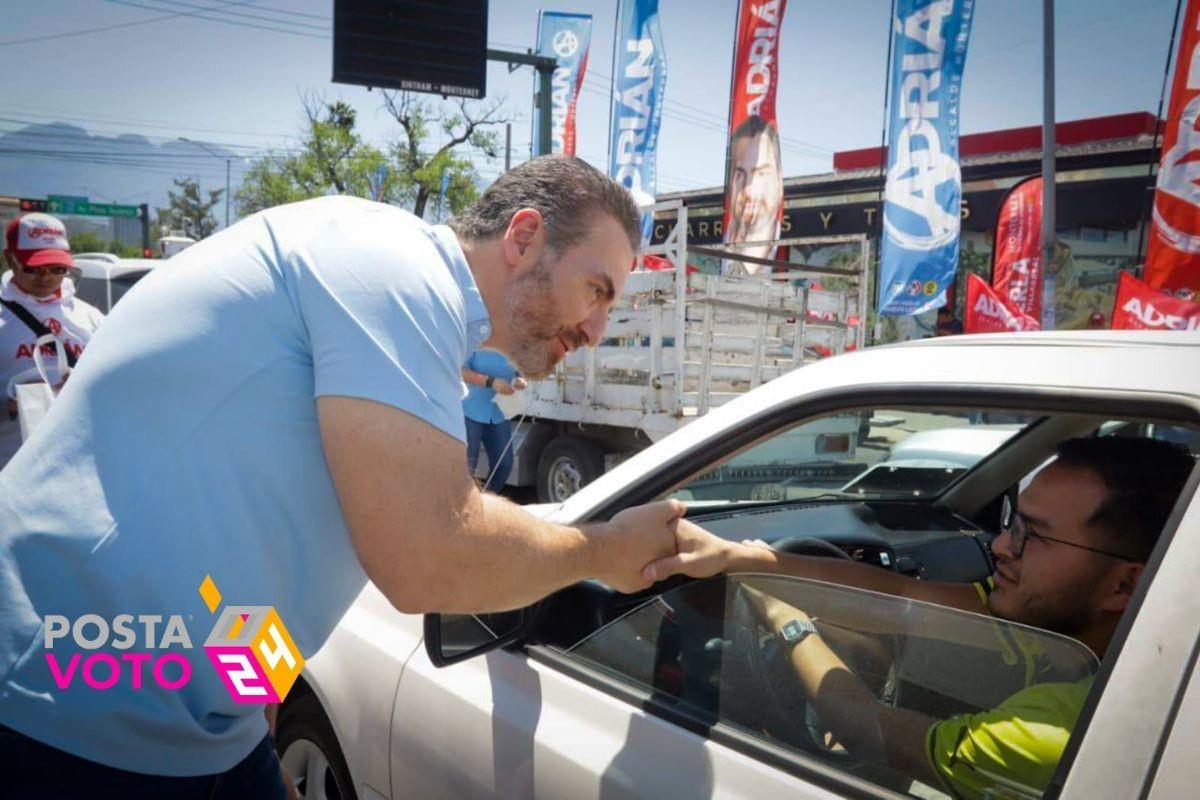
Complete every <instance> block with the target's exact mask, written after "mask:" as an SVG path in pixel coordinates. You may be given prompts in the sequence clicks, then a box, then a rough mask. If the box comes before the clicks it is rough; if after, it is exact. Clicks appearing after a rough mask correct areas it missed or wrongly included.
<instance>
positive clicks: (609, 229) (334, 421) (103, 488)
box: [0, 157, 688, 798]
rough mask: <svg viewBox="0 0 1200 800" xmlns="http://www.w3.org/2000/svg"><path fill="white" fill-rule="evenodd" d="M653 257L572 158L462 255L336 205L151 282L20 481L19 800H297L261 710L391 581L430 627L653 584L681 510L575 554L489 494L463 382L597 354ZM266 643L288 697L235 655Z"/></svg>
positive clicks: (603, 528)
mask: <svg viewBox="0 0 1200 800" xmlns="http://www.w3.org/2000/svg"><path fill="white" fill-rule="evenodd" d="M639 237H640V231H639V226H638V211H637V209H636V207H635V206H634V205H633V203H632V202H631V201H630V199H629V197H628V195H627V194H626V193H625V191H624V190H623V189H621V188H620V187H619V186H617V185H616V184H615V183H613V182H612V181H610V180H609V179H608V178H606V177H604V176H603V175H601V174H600V173H599V172H597V171H596V170H594V169H592V168H591V167H589V166H587V165H586V164H584V163H583V162H582V161H579V160H577V159H572V158H562V157H547V158H542V159H537V160H534V161H531V162H528V163H526V164H524V165H521V166H520V167H517V168H516V169H513V170H512V171H511V172H509V173H507V174H506V175H505V176H503V177H502V178H501V179H500V180H499V181H497V183H496V184H494V185H493V186H492V187H490V188H489V189H488V190H487V191H486V192H485V193H484V194H483V196H482V197H481V199H480V201H479V203H478V204H477V205H476V206H475V207H473V208H472V209H470V210H468V212H467V213H465V214H464V215H463V216H462V217H460V218H459V219H457V220H456V221H455V222H454V223H453V225H452V227H443V226H430V225H428V224H426V223H425V222H424V221H422V220H420V219H418V218H416V217H414V216H412V215H410V214H408V213H406V212H404V211H401V210H399V209H396V208H392V207H389V206H385V205H380V204H376V203H371V202H367V201H364V200H358V199H353V198H345V197H329V198H323V199H319V200H312V201H308V202H304V203H297V204H294V205H289V206H283V207H280V208H275V209H271V210H268V211H266V212H263V213H261V214H257V215H255V216H253V217H250V218H249V219H246V220H244V221H242V222H240V223H238V224H237V225H235V226H233V227H231V228H229V229H228V230H225V231H222V232H221V233H219V234H217V235H215V236H212V237H210V238H209V239H206V240H205V241H203V242H201V243H199V244H197V245H195V246H194V247H192V248H189V249H188V250H187V251H185V252H184V253H182V254H180V255H178V256H176V257H175V258H173V259H172V260H171V262H170V263H169V264H166V265H164V266H163V267H162V268H161V269H158V270H155V271H154V272H153V274H151V275H150V276H148V277H147V278H146V279H144V280H143V281H142V282H141V283H139V284H138V286H136V287H135V288H134V289H133V290H132V291H131V292H130V293H129V294H128V295H127V296H126V297H125V298H124V299H123V300H122V302H121V304H120V305H119V306H118V307H117V308H116V310H115V311H114V313H113V314H112V315H111V317H110V318H109V320H108V322H107V324H106V327H104V328H103V329H101V331H100V332H99V334H98V335H97V336H96V337H95V338H94V339H93V340H92V343H91V345H90V346H89V348H88V353H87V357H86V358H85V359H82V360H81V362H80V365H79V368H78V369H77V370H76V371H75V372H74V373H73V375H72V378H71V381H70V382H69V383H68V385H67V387H66V389H65V390H64V391H63V393H62V394H61V396H60V397H59V399H58V401H57V402H56V403H55V405H54V407H53V409H52V410H51V412H50V413H49V414H48V415H47V417H46V419H45V420H44V421H43V423H42V424H41V425H40V426H39V427H38V429H37V431H36V432H35V434H34V435H33V436H32V437H31V438H30V440H29V441H28V442H27V443H26V446H25V447H23V448H22V450H21V451H20V452H19V454H18V455H17V456H16V457H15V458H14V459H13V460H12V461H11V462H10V463H9V465H8V466H7V467H6V468H5V469H4V471H3V472H0V763H3V764H4V765H5V776H4V780H5V782H6V783H5V785H4V787H3V790H4V791H10V790H12V791H16V795H17V796H21V797H40V796H55V797H59V796H71V797H74V796H84V795H86V796H89V797H100V796H104V797H107V796H114V797H115V796H119V797H123V798H126V797H192V796H195V797H229V798H232V797H281V796H282V791H283V787H282V784H281V782H280V780H279V777H278V764H277V762H276V761H275V757H274V754H273V752H272V750H271V748H270V745H269V741H267V739H266V736H265V735H266V723H265V721H264V719H263V714H262V709H261V704H262V702H263V701H264V699H269V698H270V696H271V692H272V691H274V687H275V684H276V683H278V682H279V681H280V680H283V681H284V684H285V685H286V680H285V679H287V678H288V676H289V675H291V677H292V678H294V675H293V674H291V671H298V669H299V663H300V662H299V661H298V659H299V658H307V657H310V656H311V655H312V654H313V653H315V652H316V651H317V649H318V648H320V646H321V644H322V643H323V642H324V641H325V639H326V638H327V636H328V635H329V633H330V632H331V630H332V629H333V627H334V626H335V625H336V623H337V621H338V620H339V618H340V617H341V616H342V614H343V613H344V612H345V610H346V609H347V607H348V606H349V605H350V603H351V602H352V600H353V599H354V597H355V596H356V595H357V594H358V593H359V591H360V590H361V589H362V587H363V585H364V583H365V582H366V581H367V580H368V579H370V580H372V581H373V582H374V583H375V584H376V586H377V587H378V588H379V589H380V591H382V592H383V594H384V595H385V596H387V597H388V598H389V600H391V601H392V603H393V604H394V605H395V606H396V607H397V608H399V609H400V610H401V611H405V612H409V613H422V612H427V611H445V612H464V611H478V610H499V609H505V608H514V607H519V606H522V605H525V604H528V603H530V602H532V601H534V600H536V599H538V598H540V597H542V596H544V595H546V594H548V593H549V592H552V591H554V590H556V589H558V588H560V587H562V586H566V585H569V584H571V583H574V582H576V581H579V580H582V579H584V578H597V579H600V580H604V581H606V582H607V583H609V584H610V585H612V586H614V587H616V588H618V589H622V590H625V591H630V590H633V589H636V588H640V587H641V586H643V585H645V582H644V581H643V579H642V577H641V570H642V568H643V567H644V565H645V564H647V563H648V562H649V561H651V560H653V559H654V558H656V557H660V556H662V555H665V554H667V553H671V552H673V551H674V530H675V529H676V528H677V527H678V526H679V525H686V524H688V523H685V522H683V521H682V520H681V519H680V517H681V516H682V513H683V510H682V506H680V505H679V504H669V503H658V504H654V505H650V506H644V507H640V508H636V509H630V510H628V511H626V512H623V513H622V514H619V515H617V516H616V517H614V518H613V519H612V520H611V521H610V522H608V523H602V524H596V525H589V526H580V527H574V528H571V527H563V526H558V525H554V524H551V523H546V522H542V521H539V520H536V519H535V518H533V517H532V516H530V515H528V514H526V513H525V512H524V511H522V510H521V509H520V508H519V507H517V506H514V505H512V504H509V503H507V502H506V501H504V500H503V499H500V498H497V497H494V496H490V495H483V494H481V493H480V492H479V491H478V490H477V489H476V487H475V485H474V483H473V482H472V481H471V480H470V478H469V477H468V475H467V472H466V470H465V469H464V468H463V463H464V458H465V453H464V448H463V440H464V438H465V437H464V427H463V415H462V407H461V401H462V397H463V384H462V381H461V377H460V372H459V369H460V366H461V365H462V364H463V362H464V361H465V360H466V357H467V355H468V354H469V353H470V352H471V351H472V350H474V349H475V348H477V347H479V346H481V345H483V344H484V343H485V342H486V343H487V344H488V346H489V347H493V348H495V349H497V350H500V351H502V352H505V353H506V354H507V355H508V356H509V357H510V358H512V360H513V362H514V363H515V364H516V366H517V367H518V368H519V369H520V370H521V371H522V372H523V373H525V374H527V375H530V376H534V377H537V376H540V375H545V374H547V373H548V372H549V371H550V370H551V369H552V368H553V365H554V364H555V363H556V362H557V361H558V360H559V359H561V358H562V357H563V356H564V355H565V354H566V352H568V351H569V350H571V349H573V348H575V347H577V346H581V345H588V344H595V343H596V342H598V341H599V339H600V336H601V334H602V332H603V330H604V325H605V319H606V317H607V314H608V311H609V309H610V308H611V306H612V304H613V302H614V300H615V298H616V296H617V295H618V294H619V292H620V290H621V287H622V285H623V283H624V280H625V276H626V274H627V272H628V270H629V267H630V264H631V262H632V259H633V255H634V250H635V247H636V246H637V243H638V241H639ZM206 577H210V580H206ZM202 586H203V592H202V591H201V587H202ZM231 607H232V611H233V613H227V610H230V609H231ZM266 607H272V608H274V610H275V612H277V614H278V619H279V620H281V621H282V626H283V627H285V628H286V632H285V633H284V634H280V631H279V626H278V625H276V626H274V627H272V626H270V625H265V623H264V620H266V623H269V622H270V619H266V618H265V617H264V616H263V614H265V613H266V611H265V609H266ZM264 625H265V627H264ZM243 626H245V627H246V629H247V632H246V633H245V635H247V636H249V635H251V634H253V632H254V630H260V629H261V630H264V631H265V630H270V631H272V632H273V634H274V635H275V638H274V639H273V640H271V641H266V642H263V643H262V647H263V648H265V649H264V651H263V652H264V653H267V652H268V651H269V652H270V653H271V654H272V655H270V656H269V657H268V658H269V660H270V663H271V669H272V670H273V671H272V672H271V675H270V680H266V679H260V680H257V681H256V680H254V679H252V678H253V676H250V677H248V673H247V671H246V670H239V669H237V668H236V667H237V665H238V664H242V665H243V666H246V664H245V662H239V661H238V654H237V653H236V652H235V653H232V654H230V653H228V652H225V651H224V650H222V649H216V650H212V651H211V652H210V651H207V650H206V643H207V640H208V637H209V635H210V633H212V632H214V630H218V629H219V630H220V631H221V636H220V637H218V641H217V644H218V645H222V647H223V646H224V643H225V642H229V641H238V636H239V635H240V634H241V632H242V627H243ZM289 637H290V638H289ZM218 664H220V665H221V666H216V665H218ZM281 676H282V678H281ZM281 692H282V693H286V686H285V689H283V690H281ZM246 700H250V701H251V702H245V701H246Z"/></svg>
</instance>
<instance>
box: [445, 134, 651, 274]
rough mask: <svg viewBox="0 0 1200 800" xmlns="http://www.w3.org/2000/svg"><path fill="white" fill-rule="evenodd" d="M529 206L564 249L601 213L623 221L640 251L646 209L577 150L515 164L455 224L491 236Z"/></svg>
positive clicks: (478, 236) (463, 232)
mask: <svg viewBox="0 0 1200 800" xmlns="http://www.w3.org/2000/svg"><path fill="white" fill-rule="evenodd" d="M523 208H533V209H536V210H537V211H538V212H540V213H541V215H542V219H543V221H544V222H545V224H546V241H547V244H549V246H550V247H551V248H553V249H554V250H555V251H557V252H560V253H561V252H563V251H564V250H565V249H567V248H569V247H571V246H572V245H575V244H578V243H579V242H580V241H582V240H583V239H584V238H585V237H586V236H587V234H588V232H589V231H590V230H591V227H592V225H593V224H594V220H595V218H596V214H597V213H600V214H607V215H609V216H610V217H612V218H613V219H615V220H616V221H617V223H618V224H620V226H621V228H622V229H624V231H625V235H626V236H628V237H629V244H630V246H631V247H632V248H633V250H634V252H635V253H636V252H637V251H638V250H639V249H640V247H641V243H642V226H641V221H640V219H641V212H640V211H638V207H637V204H636V203H634V202H633V198H632V197H631V196H630V194H629V192H628V191H626V189H625V187H623V186H621V184H619V183H617V182H616V181H614V180H612V179H611V178H609V177H607V176H606V175H604V174H603V173H602V172H600V171H599V170H598V169H596V168H595V167H593V166H591V165H590V164H588V163H587V162H585V161H583V160H582V159H579V158H575V157H574V156H541V157H539V158H535V159H532V160H530V161H526V162H525V163H523V164H519V165H517V166H515V167H513V168H512V169H511V170H509V171H508V172H506V173H504V174H503V175H501V176H500V177H499V178H498V179H497V180H496V182H495V183H493V184H492V185H491V186H489V187H488V188H487V189H485V190H484V192H483V195H482V196H481V197H480V198H479V200H478V201H476V202H475V204H474V205H472V206H471V207H470V208H468V209H467V210H466V211H464V212H463V213H462V214H460V215H458V216H457V217H455V218H454V219H452V220H450V227H451V228H453V229H454V232H455V233H456V234H458V235H459V236H460V237H462V238H465V239H474V240H477V241H478V240H483V239H491V238H494V237H496V236H500V235H501V234H503V233H504V232H505V231H506V230H507V229H508V224H509V222H510V221H511V220H512V218H513V214H516V213H517V212H518V211H520V210H521V209H523Z"/></svg>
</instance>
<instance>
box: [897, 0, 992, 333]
mask: <svg viewBox="0 0 1200 800" xmlns="http://www.w3.org/2000/svg"><path fill="white" fill-rule="evenodd" d="M974 10H975V3H974V0H898V2H897V6H896V22H895V44H894V47H893V53H894V56H893V61H892V87H891V108H890V125H889V131H890V141H891V144H890V146H889V147H888V170H887V185H886V192H885V196H884V207H883V232H884V235H883V244H882V251H881V257H882V262H881V265H880V282H879V313H880V314H881V315H883V316H902V315H910V314H921V313H924V312H926V311H929V310H932V309H935V308H938V307H940V306H942V305H944V304H945V302H946V287H947V286H949V285H950V283H951V282H953V280H954V273H955V270H956V269H957V267H958V234H959V200H960V198H961V197H962V175H961V172H960V170H959V162H958V131H959V120H958V105H959V103H958V101H959V94H960V90H961V86H962V72H963V67H964V66H965V64H966V60H967V44H968V42H969V40H970V35H971V19H972V16H973V14H974Z"/></svg>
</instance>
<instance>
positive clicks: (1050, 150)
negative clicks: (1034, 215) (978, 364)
mask: <svg viewBox="0 0 1200 800" xmlns="http://www.w3.org/2000/svg"><path fill="white" fill-rule="evenodd" d="M1056 150H1057V143H1056V142H1055V125H1054V0H1042V270H1041V272H1042V276H1043V278H1042V281H1043V297H1042V302H1041V307H1042V316H1041V322H1042V329H1043V330H1053V329H1054V245H1055V233H1054V199H1055V180H1056V179H1055V174H1054V170H1055V166H1056V164H1055V154H1056Z"/></svg>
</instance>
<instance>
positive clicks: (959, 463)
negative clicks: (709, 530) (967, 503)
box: [672, 408, 1039, 505]
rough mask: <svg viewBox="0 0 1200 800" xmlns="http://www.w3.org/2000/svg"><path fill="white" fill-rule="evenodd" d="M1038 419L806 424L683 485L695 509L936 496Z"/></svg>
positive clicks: (910, 414)
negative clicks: (822, 500)
mask: <svg viewBox="0 0 1200 800" xmlns="http://www.w3.org/2000/svg"><path fill="white" fill-rule="evenodd" d="M1038 418H1039V417H1037V416H1034V415H1017V414H1010V413H1004V414H1000V413H996V412H987V411H966V410H962V411H960V410H953V409H951V410H940V409H939V410H930V409H921V410H915V409H896V408H887V409H884V408H881V409H869V410H862V411H856V412H853V413H848V414H838V415H833V416H828V417H820V418H817V419H814V420H808V421H806V422H803V423H801V424H799V425H796V426H793V427H791V428H788V429H786V430H784V431H781V432H777V433H774V434H772V435H771V436H770V437H768V438H766V439H763V440H761V441H759V442H758V443H757V444H755V445H753V446H752V447H750V448H749V449H747V450H744V451H743V452H741V453H739V454H737V455H735V456H734V457H732V458H730V459H728V460H727V461H724V462H723V463H721V464H719V465H718V466H716V467H713V468H711V469H709V470H707V471H705V472H704V473H702V474H700V475H698V476H697V477H695V478H693V479H692V480H691V481H689V482H688V483H686V484H684V486H682V487H681V488H680V489H678V490H677V491H676V492H675V493H674V494H673V495H672V496H673V497H675V498H677V499H680V500H683V501H685V502H689V503H693V504H705V505H707V504H718V505H721V504H728V503H736V502H787V501H793V500H809V499H814V498H818V497H820V498H822V499H830V498H846V499H910V500H911V499H920V498H929V497H933V496H936V495H938V494H940V493H941V492H942V491H943V490H944V489H946V487H948V486H949V485H950V484H951V483H953V482H954V481H955V480H957V479H958V478H959V477H960V476H961V475H962V474H963V473H965V472H967V471H968V470H970V469H971V468H972V467H974V466H975V465H976V464H978V463H979V462H980V461H982V460H983V459H985V458H987V457H988V456H989V455H991V454H992V453H993V452H995V451H996V450H998V449H999V448H1000V447H1001V446H1003V445H1004V444H1005V443H1006V442H1008V441H1009V440H1010V439H1012V438H1013V437H1014V436H1016V435H1017V434H1019V433H1021V432H1022V431H1023V430H1025V428H1026V427H1028V426H1029V425H1030V424H1032V423H1033V422H1034V421H1035V420H1036V419H1038Z"/></svg>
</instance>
